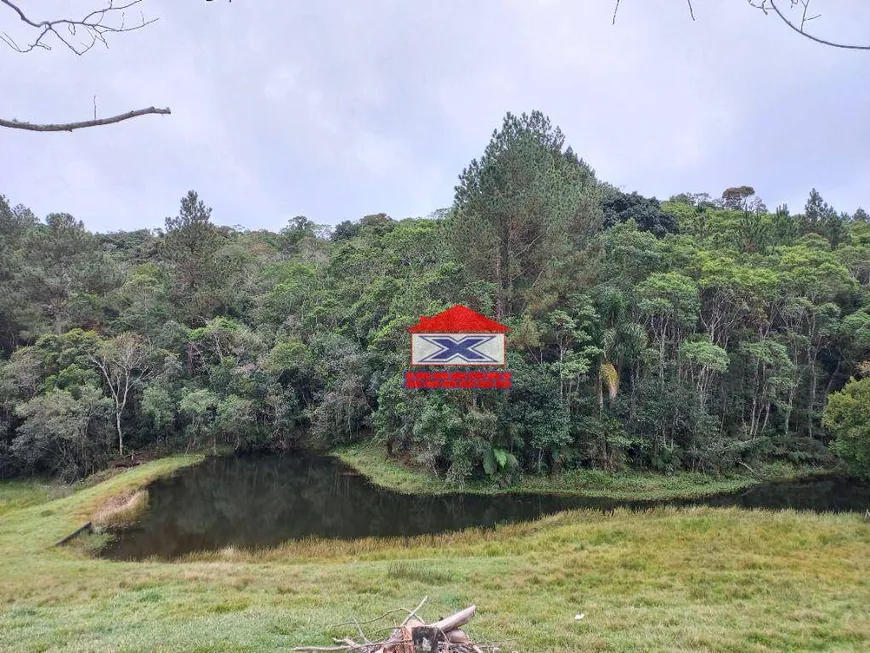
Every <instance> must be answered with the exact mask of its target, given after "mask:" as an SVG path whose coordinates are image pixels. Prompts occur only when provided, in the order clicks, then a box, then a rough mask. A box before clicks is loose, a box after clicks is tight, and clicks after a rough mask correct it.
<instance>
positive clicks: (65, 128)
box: [0, 107, 172, 132]
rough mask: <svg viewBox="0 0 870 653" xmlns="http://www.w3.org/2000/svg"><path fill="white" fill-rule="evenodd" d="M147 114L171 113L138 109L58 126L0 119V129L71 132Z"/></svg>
mask: <svg viewBox="0 0 870 653" xmlns="http://www.w3.org/2000/svg"><path fill="white" fill-rule="evenodd" d="M149 113H159V114H163V115H169V114H170V113H172V112H171V111H170V110H169V109H168V108H166V109H157V108H155V107H148V108H147V109H139V110H137V111H128V112H127V113H122V114H121V115H119V116H113V117H111V118H100V119H99V120H85V121H83V122H70V123H66V124H58V125H35V124H33V123H32V122H21V121H19V120H4V119H2V118H0V127H9V128H10V129H25V130H28V131H34V132H71V131H73V130H74V129H83V128H85V127H99V126H100V125H111V124H112V123H116V122H121V121H123V120H129V119H130V118H138V117H139V116H145V115H147V114H149Z"/></svg>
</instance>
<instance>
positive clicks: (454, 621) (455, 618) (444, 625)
mask: <svg viewBox="0 0 870 653" xmlns="http://www.w3.org/2000/svg"><path fill="white" fill-rule="evenodd" d="M476 611H477V606H476V605H471V606H469V607H467V608H465V610H460V611H459V612H457V613H456V614H452V615H450V616H449V617H445V618H444V619H442V620H441V621H436V622H435V623H434V624H432V628H437V629H438V630H440V631H442V632H445V633H446V632H447V631H448V630H456V629H457V628H459V627H460V626H464V625H465V624H467V623H468V622H469V621H471V618H472V617H473V616H474V613H475V612H476Z"/></svg>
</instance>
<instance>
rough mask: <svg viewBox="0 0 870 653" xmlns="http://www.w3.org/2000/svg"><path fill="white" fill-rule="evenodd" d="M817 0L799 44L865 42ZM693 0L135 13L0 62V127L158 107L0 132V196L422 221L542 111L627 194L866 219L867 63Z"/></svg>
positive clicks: (61, 204) (379, 3)
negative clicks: (91, 34) (135, 21)
mask: <svg viewBox="0 0 870 653" xmlns="http://www.w3.org/2000/svg"><path fill="white" fill-rule="evenodd" d="M96 1H97V0H75V3H65V2H61V1H60V0H51V1H50V2H48V1H47V2H44V3H39V5H40V13H42V14H44V15H55V14H57V13H58V12H59V9H60V10H61V11H67V12H68V11H70V10H69V9H67V8H65V7H66V6H67V5H68V4H74V5H75V6H78V7H88V6H92V5H93V4H94V2H96ZM819 4H820V7H819V8H820V10H821V11H822V13H823V14H824V16H823V18H822V19H820V20H819V21H817V26H816V29H818V30H819V31H820V32H822V31H823V32H824V33H825V34H832V35H842V37H843V38H854V39H859V38H861V37H862V36H863V38H865V39H866V38H867V36H866V34H862V29H861V27H862V24H863V26H865V27H866V26H867V25H870V5H868V4H867V3H863V2H861V1H860V0H851V1H847V0H841V2H838V3H834V2H831V3H828V6H822V3H819ZM694 5H695V9H696V15H697V21H696V22H694V23H693V22H692V21H691V19H690V18H689V16H688V14H687V12H686V10H685V6H684V5H683V3H680V2H675V3H649V2H643V3H640V2H636V3H629V2H623V3H622V7H621V9H620V12H619V15H618V18H617V24H616V25H615V26H611V24H610V21H611V16H612V4H611V3H609V2H599V1H596V2H590V1H588V0H587V1H584V2H578V1H576V0H573V1H571V0H541V1H538V2H531V1H529V0H483V1H480V2H474V3H468V2H460V1H459V0H448V1H446V2H434V1H433V2H419V3H408V2H401V1H399V0H376V1H373V2H366V3H356V2H354V3H350V2H338V1H335V0H329V1H326V2H318V3H288V2H277V1H267V0H260V1H257V2H253V1H249V2H242V1H239V2H234V3H232V4H228V3H220V2H215V3H205V2H199V1H196V0H191V1H189V2H184V3H181V2H178V1H175V2H170V1H169V0H146V2H145V3H143V6H144V7H146V8H147V11H148V13H149V15H156V16H160V21H158V23H156V24H154V25H151V26H149V27H148V28H147V29H145V30H142V31H141V32H138V33H135V34H128V35H121V36H118V37H117V38H115V39H113V40H111V41H110V46H111V49H110V50H108V51H105V50H102V49H100V50H97V49H95V50H94V51H92V52H90V53H88V54H87V55H85V56H84V57H76V56H74V55H71V54H69V53H67V52H64V51H63V50H62V49H60V48H56V49H55V50H54V51H52V52H50V53H46V52H34V53H31V54H29V55H18V54H16V53H13V52H11V51H8V50H2V49H0V87H2V88H3V89H5V91H4V92H3V94H2V96H0V115H3V116H4V117H17V118H19V119H27V120H34V121H45V122H51V121H59V120H67V119H80V118H87V117H88V116H89V115H90V114H91V113H92V112H93V108H92V106H91V102H92V96H93V95H97V96H98V98H97V102H98V109H99V112H100V114H101V115H109V114H113V113H119V112H122V111H126V110H128V109H131V108H138V107H143V106H149V105H152V104H154V105H157V106H164V105H166V106H170V107H171V108H172V111H173V114H172V116H167V117H155V116H147V117H144V118H139V119H136V120H134V121H129V122H127V123H122V124H120V125H115V126H111V127H104V128H98V129H90V130H82V131H79V132H75V133H72V134H32V133H23V132H15V131H12V130H3V131H2V132H0V152H2V154H3V156H2V159H0V192H2V193H4V194H6V195H7V196H8V197H10V199H12V201H14V202H22V203H24V204H27V205H29V206H31V207H32V208H33V209H34V210H35V211H36V212H37V213H38V214H40V215H44V214H45V213H48V212H50V211H69V212H71V213H73V214H75V215H76V216H77V217H80V218H82V219H84V220H85V221H86V223H87V224H88V226H89V227H91V228H93V229H98V230H109V229H118V228H126V229H130V228H137V227H142V226H146V227H154V226H159V225H160V224H161V223H162V220H163V217H164V216H165V215H167V214H171V213H174V212H175V211H176V210H177V204H178V200H179V198H180V197H181V196H182V195H183V194H184V192H186V191H187V190H188V189H189V188H195V189H197V190H198V191H199V192H200V194H201V195H202V196H203V197H204V199H205V200H206V201H207V202H208V203H209V204H211V205H212V206H213V207H214V217H215V219H216V220H217V221H218V222H221V223H224V224H242V225H245V226H247V227H250V228H261V227H268V228H272V229H275V228H280V227H281V226H282V224H283V223H284V222H285V221H286V220H287V218H289V217H291V216H292V215H296V214H299V213H304V214H306V215H308V216H309V217H310V218H312V219H314V220H315V221H319V222H325V223H335V222H337V221H339V220H342V219H348V218H357V217H359V216H361V215H363V214H365V213H370V212H374V211H386V212H388V213H390V214H392V215H394V216H396V217H404V216H407V215H422V214H426V213H428V212H429V211H431V210H434V209H436V208H439V207H443V206H446V205H448V204H449V203H450V201H451V199H452V192H453V185H454V183H455V179H456V175H457V174H458V173H459V172H460V170H461V169H462V167H463V166H464V165H466V164H467V163H468V161H469V160H470V159H471V158H472V157H475V156H478V155H479V154H480V153H481V152H482V150H483V147H484V146H485V144H486V142H487V140H488V138H489V135H490V133H491V131H492V130H493V129H494V128H496V127H498V125H499V123H500V120H501V117H502V115H503V114H504V112H505V111H508V110H510V111H514V112H521V111H524V110H531V109H541V110H542V111H544V112H545V113H547V114H549V115H550V116H551V118H552V119H553V121H554V122H556V123H557V124H559V125H560V126H561V127H562V128H563V130H564V131H565V133H566V134H567V136H568V140H569V142H570V143H571V144H572V146H573V147H574V149H575V150H576V151H577V152H578V153H579V154H580V155H581V156H583V157H584V158H585V159H586V160H587V161H589V162H590V164H591V165H593V167H595V168H596V170H597V171H598V173H599V175H600V176H601V177H602V178H604V179H606V180H608V181H611V182H613V183H616V184H617V185H621V186H623V187H625V188H627V189H630V190H634V189H636V190H638V191H640V192H642V193H644V194H648V195H657V196H659V197H666V196H668V195H671V194H674V193H678V192H682V191H709V192H711V193H714V194H716V193H719V192H721V190H722V189H723V188H724V187H726V186H729V185H733V184H744V183H745V184H752V185H754V186H755V187H756V189H757V190H758V191H759V193H760V194H761V195H762V197H764V199H765V200H767V202H768V204H770V205H774V204H776V203H779V202H782V201H787V202H788V203H789V204H790V205H791V206H792V207H793V208H799V207H801V206H802V205H803V202H804V200H805V198H806V196H807V194H808V192H809V189H810V187H811V186H813V185H815V186H816V187H818V188H819V190H820V192H821V193H822V195H823V196H824V197H825V199H826V200H828V201H829V202H831V203H832V204H834V205H835V206H837V207H838V208H841V209H843V210H849V211H852V210H854V209H855V208H856V207H857V206H858V205H859V204H862V203H863V204H864V206H865V207H870V156H868V152H870V147H868V146H870V120H868V116H870V83H867V82H868V81H870V54H866V53H852V52H843V51H836V50H832V49H828V48H824V47H821V46H819V45H817V44H814V43H811V42H809V41H807V40H805V39H801V38H800V37H799V36H797V35H795V34H793V33H791V32H789V31H788V30H787V28H785V27H784V26H782V25H780V24H778V23H776V22H775V19H773V18H771V17H767V18H765V17H764V16H762V15H761V14H760V13H758V12H755V11H753V10H751V8H749V7H747V6H746V5H745V3H740V2H728V3H724V2H715V1H713V0H706V1H705V0H695V2H694ZM9 21H10V17H9V16H8V15H7V12H3V11H2V8H0V28H3V29H5V28H6V27H15V28H17V27H18V26H10V24H9ZM863 31H864V32H868V31H867V30H866V29H864V30H863ZM868 33H870V32H868Z"/></svg>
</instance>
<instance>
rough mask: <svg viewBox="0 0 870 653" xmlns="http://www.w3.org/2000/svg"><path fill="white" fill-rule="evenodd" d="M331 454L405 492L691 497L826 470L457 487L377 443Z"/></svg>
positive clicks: (771, 468)
mask: <svg viewBox="0 0 870 653" xmlns="http://www.w3.org/2000/svg"><path fill="white" fill-rule="evenodd" d="M333 453H334V454H335V455H336V456H337V457H338V458H340V459H341V460H342V461H343V462H344V463H346V464H347V465H350V466H351V467H353V468H354V469H356V470H357V471H358V472H360V473H361V474H363V475H364V476H366V477H368V478H369V479H370V480H371V481H372V482H373V483H376V484H377V485H380V486H382V487H385V488H389V489H391V490H394V491H396V492H401V493H403V494H449V493H451V492H458V491H462V492H469V493H474V494H502V493H516V492H519V493H529V494H563V495H572V496H585V497H601V498H611V499H624V500H634V499H637V500H666V499H691V498H698V497H705V496H712V495H716V494H725V493H728V492H738V491H740V490H745V489H747V488H749V487H751V486H753V485H756V484H757V483H761V482H765V481H780V480H791V479H796V478H807V477H810V476H813V475H821V474H825V473H827V472H826V471H824V470H810V469H804V470H800V469H796V468H794V467H792V466H790V465H787V464H783V463H776V464H771V465H768V466H766V467H763V468H761V469H759V470H757V471H758V473H757V474H756V475H755V476H750V475H748V474H730V475H727V476H713V475H709V474H702V473H700V472H679V473H676V474H671V475H665V474H657V473H655V472H637V471H627V472H622V473H618V474H608V473H607V472H605V471H602V470H599V469H571V470H566V471H564V472H561V473H559V474H556V475H552V476H547V475H541V476H524V477H522V479H521V480H520V481H519V482H517V483H514V484H510V485H504V486H502V485H499V484H498V483H496V482H494V481H493V482H483V481H471V482H469V483H465V484H463V485H461V486H459V485H457V484H454V483H449V482H447V481H446V480H444V479H443V478H436V477H434V476H432V475H431V474H427V473H424V472H421V471H418V470H416V469H413V468H411V467H409V466H407V465H403V464H402V463H401V462H399V461H396V460H393V459H389V458H387V456H386V453H385V451H384V448H383V447H381V446H378V445H376V444H371V443H365V444H361V445H353V446H348V447H343V448H341V449H338V450H337V451H334V452H333Z"/></svg>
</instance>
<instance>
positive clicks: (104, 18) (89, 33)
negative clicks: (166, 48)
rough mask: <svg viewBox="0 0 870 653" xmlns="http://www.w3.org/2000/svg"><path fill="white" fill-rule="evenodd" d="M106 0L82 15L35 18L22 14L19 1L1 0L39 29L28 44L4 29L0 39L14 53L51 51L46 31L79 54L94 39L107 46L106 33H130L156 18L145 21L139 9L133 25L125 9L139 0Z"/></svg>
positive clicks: (91, 45) (88, 48)
mask: <svg viewBox="0 0 870 653" xmlns="http://www.w3.org/2000/svg"><path fill="white" fill-rule="evenodd" d="M106 1H107V5H106V6H105V7H103V8H102V9H95V10H94V11H92V12H90V13H89V14H87V15H86V16H84V17H83V18H79V19H75V18H57V19H54V20H40V21H37V20H35V19H33V18H30V17H29V16H28V15H27V14H25V13H24V11H23V10H22V9H21V8H19V7H18V4H16V3H15V2H12V0H0V4H2V5H6V6H7V7H9V8H10V9H11V10H12V11H14V12H15V13H16V14H18V17H19V18H20V19H21V21H22V22H24V23H26V24H27V25H29V26H30V27H32V28H34V29H36V30H38V34H37V36H36V38H35V39H33V40H31V41H30V43H28V44H27V45H21V46H20V45H18V44H17V43H16V42H15V40H14V39H13V38H12V37H11V36H9V35H8V34H6V33H5V32H3V33H0V40H2V41H3V42H5V43H6V45H8V46H9V47H10V48H12V49H13V50H15V51H16V52H30V51H31V50H34V49H36V48H42V49H44V50H51V45H50V44H49V43H46V37H47V36H48V35H49V34H54V36H56V37H57V38H58V39H59V40H60V42H61V43H63V44H64V45H65V46H66V47H67V48H69V49H70V50H71V51H72V52H74V53H76V54H77V55H82V54H84V53H85V52H87V51H88V50H90V49H91V48H92V47H94V45H96V44H97V42H100V43H102V44H103V45H105V46H106V47H107V48H108V47H109V43H108V42H107V41H106V35H108V34H113V33H120V32H133V31H136V30H139V29H142V28H143V27H145V26H146V25H150V24H151V23H153V22H154V21H156V20H157V19H156V18H152V19H150V20H146V19H145V16H144V15H143V14H142V12H139V20H138V21H137V22H136V23H134V24H132V25H128V24H127V14H126V10H127V9H129V8H130V7H132V6H133V5H137V4H139V3H141V2H142V0H128V1H127V2H125V3H124V4H120V5H116V4H115V0H106ZM79 32H81V33H83V37H84V38H83V40H80V39H76V38H75V37H76V36H77V34H78V33H79Z"/></svg>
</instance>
